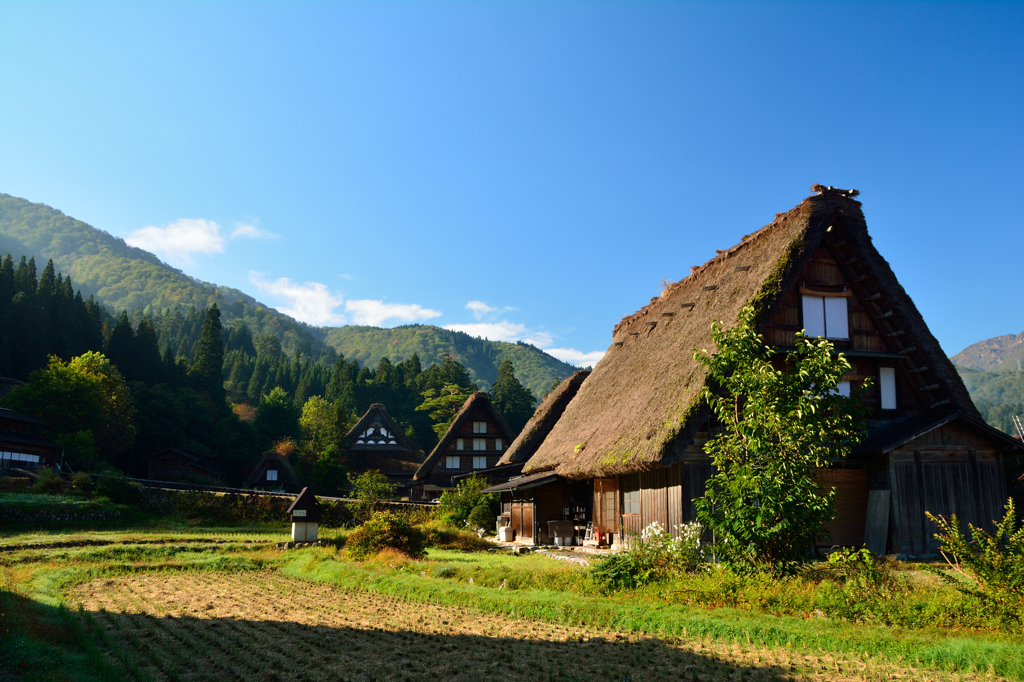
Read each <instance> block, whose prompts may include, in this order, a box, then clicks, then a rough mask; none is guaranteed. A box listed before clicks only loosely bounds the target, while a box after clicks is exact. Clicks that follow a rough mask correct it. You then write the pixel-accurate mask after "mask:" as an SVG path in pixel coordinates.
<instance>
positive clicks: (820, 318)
mask: <svg viewBox="0 0 1024 682" xmlns="http://www.w3.org/2000/svg"><path fill="white" fill-rule="evenodd" d="M803 312H804V334H806V335H807V336H808V337H810V338H812V339H813V338H815V337H818V336H820V337H821V338H823V339H848V338H850V323H849V312H848V311H847V307H846V297H845V296H808V295H807V294H804V296H803Z"/></svg>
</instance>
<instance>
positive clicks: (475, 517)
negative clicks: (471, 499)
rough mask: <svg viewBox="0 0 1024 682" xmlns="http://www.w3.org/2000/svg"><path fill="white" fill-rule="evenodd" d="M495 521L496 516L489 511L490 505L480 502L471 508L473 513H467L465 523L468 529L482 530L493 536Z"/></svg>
mask: <svg viewBox="0 0 1024 682" xmlns="http://www.w3.org/2000/svg"><path fill="white" fill-rule="evenodd" d="M496 519H497V515H496V514H495V513H494V512H493V510H491V505H490V504H488V503H486V502H482V503H480V504H478V505H477V506H475V507H473V511H471V512H469V518H468V519H466V521H467V523H468V524H469V527H470V528H483V529H484V531H485V532H486V533H488V534H491V535H493V534H494V532H495V526H496Z"/></svg>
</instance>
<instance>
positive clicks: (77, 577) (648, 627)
mask: <svg viewBox="0 0 1024 682" xmlns="http://www.w3.org/2000/svg"><path fill="white" fill-rule="evenodd" d="M328 533H329V534H331V535H334V536H338V535H342V534H343V532H341V531H328ZM286 539H288V536H287V534H286V528H285V526H284V525H283V524H280V525H267V526H249V527H230V528H206V529H196V528H187V527H182V528H176V527H172V526H170V525H168V524H163V525H162V526H161V527H153V526H152V525H148V526H147V525H144V524H142V525H139V526H137V527H135V528H127V529H123V530H111V529H102V530H96V531H89V530H83V529H75V528H69V529H60V528H56V527H54V528H51V529H49V530H34V531H33V530H29V529H24V530H20V531H19V530H16V529H11V528H5V529H3V530H0V599H2V602H0V643H2V646H3V648H4V651H3V654H4V655H3V656H0V680H3V681H4V682H7V681H8V680H16V679H18V680H54V679H58V680H59V679H68V680H122V679H138V680H202V679H246V680H250V679H255V680H261V679H262V680H314V679H316V680H321V679H341V680H417V681H419V680H423V679H424V678H426V679H452V680H478V679H485V678H487V679H502V680H505V679H513V680H530V681H531V682H536V681H539V680H616V681H622V680H632V681H636V680H663V679H683V680H695V679H696V680H769V679H784V680H879V679H894V680H895V679H903V680H910V679H915V680H947V679H948V680H995V679H1024V646H1022V645H1021V643H1020V641H1019V637H1018V638H1013V637H1011V636H1008V635H999V634H994V633H988V634H986V633H983V632H976V631H969V630H964V629H959V630H958V629H949V628H917V629H906V628H900V627H882V626H877V625H857V624H851V623H848V622H843V621H840V620H836V619H831V618H822V617H819V616H816V615H814V614H807V615H806V616H804V615H799V616H785V615H783V616H779V615H772V614H771V613H767V612H765V611H764V610H763V609H761V610H757V609H751V608H746V609H744V608H735V607H717V608H699V607H695V606H693V605H692V604H688V603H685V600H680V599H678V598H670V596H668V595H665V594H658V593H656V592H650V591H649V592H640V593H630V594H624V595H622V594H620V595H599V594H588V593H587V592H586V585H587V582H586V575H585V569H583V568H581V567H578V566H574V565H572V564H567V563H565V562H561V561H556V560H554V559H551V558H548V557H543V556H537V555H531V556H525V557H514V556H509V555H498V554H495V553H472V554H468V553H461V552H455V551H443V550H431V551H430V552H429V553H428V556H427V558H426V559H424V560H419V561H412V560H409V559H408V558H406V557H403V556H401V555H397V554H396V555H391V554H383V555H380V556H379V557H378V558H377V559H375V560H373V561H370V562H365V563H356V562H352V561H349V560H347V559H345V558H344V557H343V556H342V555H341V554H340V553H339V552H338V551H337V550H335V549H334V548H308V549H300V550H281V549H279V548H278V543H280V542H283V541H284V540H286ZM4 675H6V677H5V676H4Z"/></svg>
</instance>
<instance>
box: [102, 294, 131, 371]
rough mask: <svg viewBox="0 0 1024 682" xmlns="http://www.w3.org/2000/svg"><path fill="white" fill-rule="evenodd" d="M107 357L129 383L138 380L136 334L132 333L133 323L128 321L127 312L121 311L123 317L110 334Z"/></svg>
mask: <svg viewBox="0 0 1024 682" xmlns="http://www.w3.org/2000/svg"><path fill="white" fill-rule="evenodd" d="M106 356H107V358H108V359H109V360H110V361H111V362H112V363H114V366H116V367H117V369H118V371H120V372H121V374H122V375H123V376H124V377H125V378H126V379H128V380H129V381H135V380H136V379H137V377H136V374H135V332H134V331H132V323H131V322H129V321H128V313H127V312H126V311H123V310H122V311H121V317H120V318H118V320H117V325H115V326H114V330H113V331H112V332H111V333H110V341H108V342H107V351H106Z"/></svg>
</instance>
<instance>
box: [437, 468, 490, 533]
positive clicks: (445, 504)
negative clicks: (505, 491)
mask: <svg viewBox="0 0 1024 682" xmlns="http://www.w3.org/2000/svg"><path fill="white" fill-rule="evenodd" d="M488 485H489V484H488V483H487V479H486V478H483V477H481V476H470V477H469V478H464V479H462V480H461V481H459V484H458V485H457V486H455V488H454V489H453V490H446V491H444V492H443V493H441V500H440V502H439V503H438V505H437V513H438V514H439V515H440V517H441V519H443V520H444V522H445V523H447V524H449V525H452V526H455V527H457V528H462V527H463V526H465V525H466V523H467V522H468V521H469V516H470V514H471V513H472V512H473V510H474V509H476V508H477V507H479V506H480V505H487V507H488V508H489V510H490V514H489V517H490V519H491V524H490V525H493V522H494V520H495V519H496V518H497V515H498V511H499V510H500V507H501V501H500V500H499V499H498V496H497V495H496V494H494V493H484V492H483V490H484V488H486V487H487V486H488ZM485 527H490V526H489V525H487V526H485Z"/></svg>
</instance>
